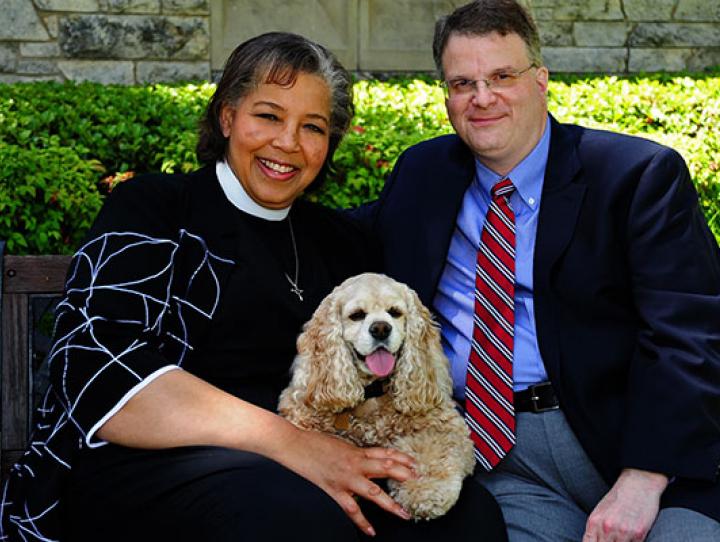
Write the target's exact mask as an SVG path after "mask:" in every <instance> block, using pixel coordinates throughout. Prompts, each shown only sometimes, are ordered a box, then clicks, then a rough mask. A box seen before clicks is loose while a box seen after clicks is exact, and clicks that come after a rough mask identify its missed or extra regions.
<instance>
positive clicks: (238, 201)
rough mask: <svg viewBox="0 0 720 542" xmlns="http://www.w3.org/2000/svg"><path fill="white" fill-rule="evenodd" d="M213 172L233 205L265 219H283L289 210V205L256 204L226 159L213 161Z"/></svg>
mask: <svg viewBox="0 0 720 542" xmlns="http://www.w3.org/2000/svg"><path fill="white" fill-rule="evenodd" d="M215 173H216V174H217V178H218V180H219V181H220V186H221V187H222V189H223V192H225V197H227V199H228V201H230V203H232V204H233V205H234V206H235V207H237V208H238V209H240V210H241V211H243V212H245V213H248V214H250V215H253V216H257V217H258V218H264V219H265V220H275V221H278V220H283V219H284V218H285V217H286V216H287V215H288V213H289V212H290V207H291V206H290V205H289V206H287V207H285V208H284V209H268V208H267V207H263V206H262V205H259V204H257V203H256V202H255V201H254V200H253V199H252V198H251V197H250V196H248V193H247V192H246V191H245V188H244V187H243V185H242V184H241V183H240V180H239V179H238V178H237V177H236V176H235V173H233V170H232V169H230V166H229V165H228V163H227V161H225V160H218V161H217V162H216V163H215Z"/></svg>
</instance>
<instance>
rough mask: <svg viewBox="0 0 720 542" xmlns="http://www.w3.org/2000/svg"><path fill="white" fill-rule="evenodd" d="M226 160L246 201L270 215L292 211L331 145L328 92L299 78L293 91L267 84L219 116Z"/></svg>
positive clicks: (313, 80) (311, 79)
mask: <svg viewBox="0 0 720 542" xmlns="http://www.w3.org/2000/svg"><path fill="white" fill-rule="evenodd" d="M220 125H221V127H222V130H223V135H225V137H227V138H229V141H228V148H227V160H228V164H230V167H231V168H232V170H233V171H234V172H235V175H236V176H237V177H238V179H239V180H240V183H241V184H242V185H243V188H244V189H245V191H246V192H247V193H248V195H249V196H250V197H251V198H252V199H253V200H254V201H255V202H256V203H258V204H259V205H262V206H263V207H266V208H268V209H282V208H284V207H287V206H289V205H290V204H291V203H292V202H293V201H294V200H295V198H297V197H298V196H299V195H300V194H301V193H302V191H303V190H305V188H307V186H308V185H309V184H310V183H312V182H313V180H314V179H315V177H316V176H317V174H318V172H319V171H320V169H321V168H322V166H323V163H324V162H325V158H326V157H327V153H328V145H329V141H330V90H329V88H328V86H327V84H326V83H325V81H323V80H322V79H321V78H320V77H318V76H316V75H310V74H307V73H302V72H300V73H298V76H297V79H296V80H295V83H294V84H293V85H292V86H290V87H287V86H280V85H276V84H267V83H263V84H261V85H259V86H258V88H257V89H256V90H254V91H253V92H251V93H250V94H248V95H247V96H245V97H244V98H242V99H241V100H240V101H239V103H237V104H235V105H232V106H230V105H226V106H224V107H223V108H222V109H221V111H220Z"/></svg>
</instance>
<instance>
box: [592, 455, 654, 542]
mask: <svg viewBox="0 0 720 542" xmlns="http://www.w3.org/2000/svg"><path fill="white" fill-rule="evenodd" d="M667 484H668V478H667V476H665V475H663V474H658V473H655V472H649V471H644V470H637V469H625V470H623V471H622V473H621V474H620V476H619V477H618V479H617V481H616V482H615V485H613V487H612V488H611V489H610V491H609V492H608V493H607V495H605V496H604V497H603V498H602V500H601V501H600V502H599V503H598V504H597V506H596V507H595V510H593V512H592V514H590V517H589V518H588V521H587V524H586V526H585V536H583V539H582V542H631V541H632V542H641V541H642V540H645V537H646V536H647V534H648V532H650V529H651V528H652V526H653V523H655V518H657V515H658V511H659V510H660V495H662V492H663V491H665V488H666V487H667Z"/></svg>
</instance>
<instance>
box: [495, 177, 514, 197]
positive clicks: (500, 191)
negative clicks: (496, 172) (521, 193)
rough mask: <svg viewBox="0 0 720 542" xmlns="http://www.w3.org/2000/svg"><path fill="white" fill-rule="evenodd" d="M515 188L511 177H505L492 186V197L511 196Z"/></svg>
mask: <svg viewBox="0 0 720 542" xmlns="http://www.w3.org/2000/svg"><path fill="white" fill-rule="evenodd" d="M513 190H515V185H513V183H512V181H511V180H510V179H503V180H502V181H498V182H497V183H495V186H493V187H492V191H491V192H492V197H493V199H498V198H500V197H502V196H509V195H510V194H511V193H512V191H513Z"/></svg>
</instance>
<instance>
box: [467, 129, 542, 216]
mask: <svg viewBox="0 0 720 542" xmlns="http://www.w3.org/2000/svg"><path fill="white" fill-rule="evenodd" d="M549 150H550V117H549V116H548V119H547V120H546V122H545V130H544V131H543V135H542V137H540V141H538V143H537V145H535V148H534V149H533V150H532V151H530V154H528V155H527V156H526V157H525V158H523V159H522V161H521V162H520V163H519V164H518V165H517V166H515V167H514V168H513V169H512V171H510V173H508V174H507V175H498V174H497V173H495V172H494V171H493V170H491V169H490V168H489V167H487V166H486V165H485V164H483V163H481V162H480V160H478V159H477V158H476V159H475V171H476V178H477V179H478V181H479V182H480V186H481V187H482V189H483V190H484V191H485V192H487V193H488V194H489V193H490V191H491V190H492V187H493V186H495V184H496V183H497V182H498V181H500V180H502V179H505V178H506V177H507V178H508V179H510V180H511V181H512V183H513V185H515V190H516V192H517V194H518V196H520V198H521V199H522V200H523V201H524V202H525V205H527V206H528V207H530V208H531V209H536V208H537V206H538V205H539V204H540V195H541V194H542V187H543V179H544V178H545V166H546V165H547V159H548V152H549Z"/></svg>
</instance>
